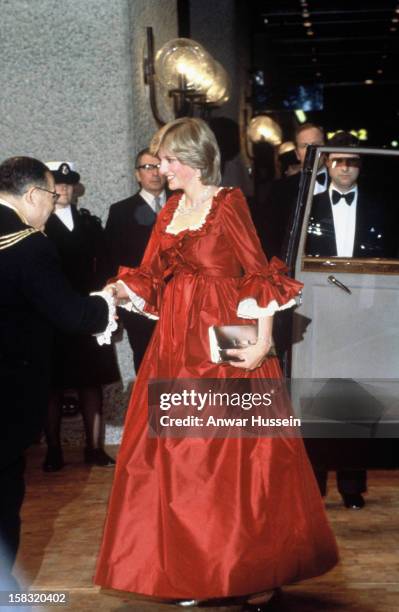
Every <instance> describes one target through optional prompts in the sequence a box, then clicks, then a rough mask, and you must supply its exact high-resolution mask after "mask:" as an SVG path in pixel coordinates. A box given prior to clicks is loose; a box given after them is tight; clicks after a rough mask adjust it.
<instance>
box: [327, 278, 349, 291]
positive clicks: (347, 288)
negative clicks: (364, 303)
mask: <svg viewBox="0 0 399 612" xmlns="http://www.w3.org/2000/svg"><path fill="white" fill-rule="evenodd" d="M327 280H328V282H329V283H331V285H335V286H336V287H339V288H340V289H342V291H346V293H349V295H352V291H351V290H350V289H349V287H347V286H346V285H344V283H341V281H339V280H338V279H336V278H335V276H333V275H332V274H331V276H328V277H327Z"/></svg>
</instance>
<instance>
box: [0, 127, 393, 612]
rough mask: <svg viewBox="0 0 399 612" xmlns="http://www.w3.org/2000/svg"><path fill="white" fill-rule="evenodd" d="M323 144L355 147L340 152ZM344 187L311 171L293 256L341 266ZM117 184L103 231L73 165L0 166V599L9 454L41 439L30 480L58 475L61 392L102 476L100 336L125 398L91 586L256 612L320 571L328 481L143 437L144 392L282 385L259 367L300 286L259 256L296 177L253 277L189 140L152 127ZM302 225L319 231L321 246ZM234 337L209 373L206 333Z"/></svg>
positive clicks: (278, 230) (198, 147)
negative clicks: (131, 174)
mask: <svg viewBox="0 0 399 612" xmlns="http://www.w3.org/2000/svg"><path fill="white" fill-rule="evenodd" d="M295 138H296V152H297V157H298V161H299V164H300V165H303V162H304V158H305V152H306V148H307V146H308V145H309V144H316V145H323V144H324V132H323V130H322V128H320V127H318V126H315V125H312V124H306V125H304V126H301V127H300V128H298V130H297V132H296V137H295ZM329 144H330V145H332V146H337V147H338V148H339V147H342V146H354V145H356V142H355V140H354V139H353V137H350V135H347V134H342V133H341V134H340V135H337V136H336V137H335V140H334V141H330V142H329ZM360 170H361V164H360V158H359V156H358V155H357V154H356V153H351V152H347V153H344V154H343V153H337V154H334V153H330V154H328V155H326V156H324V157H322V158H321V162H320V167H319V170H318V176H317V180H316V183H315V191H314V195H315V198H314V205H313V209H312V217H311V220H310V228H309V235H308V240H307V244H306V253H307V254H309V255H315V256H316V255H317V256H318V255H330V256H334V255H338V256H356V255H357V248H358V246H357V245H358V244H359V245H360V244H363V243H364V241H365V240H366V238H363V237H362V236H361V229H360V226H361V223H360V221H361V215H362V214H364V215H367V214H368V212H367V206H366V204H365V202H366V198H364V196H363V193H362V191H361V188H360V187H358V185H357V179H358V176H359V173H360ZM135 175H136V179H137V181H138V183H139V185H140V189H139V191H138V192H137V193H136V194H135V195H134V196H132V197H130V198H127V199H125V200H123V201H120V202H117V203H115V204H113V205H112V206H111V208H110V210H109V215H108V219H107V222H106V225H105V229H103V228H102V227H101V223H100V220H99V219H97V217H95V216H94V215H92V214H91V213H90V212H89V211H87V210H85V209H82V208H80V207H79V208H78V207H77V206H76V204H75V197H76V190H75V186H76V185H77V184H78V183H79V182H80V176H79V173H78V172H77V170H76V168H75V166H74V164H73V163H72V162H69V161H59V162H48V163H47V164H44V163H42V162H39V161H38V160H34V159H31V158H26V157H18V158H11V159H9V160H6V161H5V162H3V163H2V164H1V165H0V227H1V236H0V277H1V280H2V286H3V287H5V290H4V291H3V293H2V296H1V298H0V308H1V311H2V317H1V321H0V332H1V349H0V351H1V353H0V361H1V364H2V369H1V373H0V376H1V377H2V382H3V387H4V389H5V397H6V400H7V405H8V406H9V409H8V410H7V414H6V418H7V423H6V431H7V433H6V434H5V435H4V434H3V438H4V439H3V440H2V442H3V443H2V445H1V447H0V453H1V469H0V478H1V485H2V486H3V489H4V490H5V491H7V503H6V504H4V503H3V502H2V503H0V537H1V543H2V546H3V550H7V551H8V554H7V555H3V557H4V560H6V559H7V562H5V561H4V564H3V569H2V577H3V581H4V580H6V581H8V584H13V578H12V574H11V571H12V564H13V562H14V559H15V555H16V551H17V548H18V541H19V529H20V519H19V510H20V507H21V503H22V500H23V492H24V480H23V473H24V461H25V460H24V449H25V448H26V447H27V446H28V445H29V444H30V443H31V442H32V441H33V440H35V439H37V436H38V434H39V432H40V430H41V428H44V431H45V436H46V441H47V445H48V450H47V454H46V457H45V460H44V464H43V469H44V470H45V471H57V470H60V469H62V467H63V465H64V460H63V454H62V449H61V439H60V427H61V405H62V393H63V391H64V390H65V389H67V388H73V389H76V390H77V392H78V397H79V404H80V408H81V411H82V415H83V420H84V425H85V435H86V448H85V450H84V460H85V462H86V463H88V464H95V465H99V466H104V467H106V466H113V465H114V463H115V461H114V459H113V458H112V457H110V456H109V455H108V454H107V453H106V452H105V450H104V448H103V413H102V391H101V389H102V385H103V384H107V383H110V382H114V381H116V380H117V379H118V376H119V374H118V369H117V363H116V359H115V354H114V350H113V347H112V344H111V334H112V332H113V331H115V329H116V328H117V323H116V319H117V318H118V319H119V320H120V322H122V323H123V325H124V327H125V328H126V330H127V334H128V338H129V342H130V345H131V347H132V351H133V356H134V366H135V369H136V372H137V379H136V382H135V384H134V389H133V393H132V396H131V399H130V402H129V406H128V410H127V414H126V420H125V425H124V431H123V439H122V443H121V447H120V449H119V452H118V457H117V462H116V469H115V479H114V484H113V489H112V493H111V498H110V503H109V508H108V515H107V521H106V525H105V531H104V537H103V542H102V546H101V550H100V555H99V560H98V565H97V571H96V578H95V581H96V583H97V584H99V585H101V586H103V587H106V588H113V589H117V590H121V591H131V592H134V593H139V594H142V595H147V596H150V597H156V598H158V599H163V600H166V601H174V602H175V603H178V604H181V605H185V606H188V605H196V604H198V603H199V602H202V601H204V600H206V601H208V600H211V601H212V600H220V599H222V600H224V599H225V598H226V601H229V600H230V598H236V600H237V598H238V601H241V602H242V605H243V609H248V610H249V609H250V610H256V609H258V610H266V609H267V606H268V602H269V601H270V600H271V599H272V598H273V597H274V596H275V592H276V589H278V587H281V586H282V585H284V584H288V583H290V582H294V581H297V580H301V579H304V578H310V577H312V576H317V575H320V574H322V573H324V572H326V571H328V570H329V569H330V568H331V567H333V566H334V565H335V563H336V561H337V549H336V544H335V540H334V537H333V534H332V532H331V530H330V527H329V526H328V523H327V520H326V516H325V512H324V506H323V502H322V498H321V495H320V492H321V493H322V494H325V482H326V471H325V470H319V472H318V473H317V474H316V475H317V479H316V478H315V475H314V471H313V469H312V466H311V464H310V462H309V459H308V456H307V452H306V450H305V447H304V444H303V442H302V440H301V439H300V438H295V437H284V436H277V437H274V438H273V437H272V438H268V437H257V438H234V437H228V436H226V437H221V438H220V437H219V438H212V437H211V438H209V439H194V438H192V437H189V436H188V437H183V438H178V439H176V438H172V437H171V438H167V437H166V438H159V437H158V438H149V437H148V435H147V410H148V394H147V386H148V381H149V380H175V379H181V378H184V379H198V378H200V379H237V378H239V379H253V380H255V381H257V380H260V379H279V378H280V377H281V370H280V366H279V360H278V358H277V357H275V356H272V355H270V354H269V351H270V348H271V346H272V342H273V339H272V326H273V315H274V314H275V313H276V312H278V311H286V310H287V309H289V308H291V307H292V306H294V305H295V303H296V302H295V298H296V296H297V295H298V293H299V291H300V290H301V284H300V283H298V282H297V281H295V280H294V279H292V278H290V277H288V276H286V274H285V271H284V266H283V265H282V264H281V262H279V260H278V259H277V258H276V257H275V256H282V255H284V253H283V244H284V235H285V232H286V229H287V227H288V226H289V223H290V218H291V216H292V214H293V209H294V207H295V203H296V196H297V193H298V188H299V177H300V175H299V174H294V175H292V176H288V177H285V178H283V179H281V180H280V181H277V182H275V183H274V184H273V185H272V187H271V190H270V194H269V200H268V205H267V206H265V208H264V213H265V214H264V224H265V226H267V227H268V231H267V232H266V233H265V235H264V236H263V238H264V240H263V246H264V247H265V250H266V252H267V255H268V256H269V261H268V260H267V259H266V257H265V255H264V253H263V250H262V246H261V243H260V240H259V238H258V235H257V232H256V229H255V226H254V224H253V221H252V219H251V215H250V212H249V209H248V206H247V203H246V200H245V197H244V196H243V194H242V192H241V191H240V190H239V189H236V188H230V187H229V188H227V187H221V186H220V183H221V175H220V152H219V148H218V145H217V142H216V139H215V136H214V134H213V133H212V131H211V130H210V128H209V127H208V125H207V124H206V123H205V122H204V121H202V120H199V119H188V118H183V119H177V120H175V121H173V122H171V123H169V124H167V125H166V126H165V127H163V128H162V129H161V130H160V131H159V132H157V133H156V135H155V136H154V138H153V139H152V141H151V144H150V146H149V148H146V149H144V150H142V151H140V152H139V153H138V155H137V157H136V160H135ZM166 183H167V186H166ZM348 199H351V204H352V203H353V204H354V206H353V207H351V206H348V205H347V204H348ZM333 206H334V208H333ZM356 210H357V211H358V212H357V213H356ZM51 213H53V214H51ZM370 214H371V213H370ZM312 223H317V224H319V225H318V227H319V226H320V223H321V224H327V225H328V232H327V233H324V234H323V236H322V238H323V240H322V239H320V235H319V234H318V233H312V231H311V226H312ZM373 223H374V225H375V224H377V225H378V223H379V220H378V219H374V218H373ZM366 225H367V224H366ZM358 226H359V227H358ZM348 227H349V228H350V231H348ZM359 248H360V247H359ZM378 248H382V245H381V244H380V243H378V244H377V245H373V253H374V254H375V252H376V251H375V249H378ZM362 255H364V252H362V253H360V256H362ZM88 294H91V295H90V296H89V297H87V296H88ZM116 307H118V315H116ZM243 323H245V324H248V323H249V324H252V325H255V326H256V328H257V340H256V342H255V344H250V345H248V346H246V347H245V348H236V349H229V350H228V353H227V354H228V356H229V358H230V359H229V360H228V361H227V363H226V362H223V363H215V361H214V360H212V359H211V355H210V347H209V329H210V328H212V327H215V326H223V325H240V324H243ZM90 334H96V335H97V337H96V338H95V337H93V336H91V335H90ZM52 345H53V346H52ZM52 351H54V352H52ZM51 355H54V357H53V358H51ZM51 365H52V366H53V368H51ZM22 378H23V384H21V383H20V381H21V380H22ZM28 400H29V401H28ZM28 405H29V408H28ZM354 483H355V484H354ZM338 487H339V490H340V492H341V494H342V496H343V499H344V504H345V505H346V507H348V508H361V507H362V506H363V505H364V500H363V497H362V493H363V492H364V490H365V488H366V474H365V472H363V471H362V472H361V473H354V472H353V471H352V472H350V473H349V472H348V471H347V472H345V471H343V472H341V473H340V474H339V481H338ZM287 542H289V543H290V545H289V546H287Z"/></svg>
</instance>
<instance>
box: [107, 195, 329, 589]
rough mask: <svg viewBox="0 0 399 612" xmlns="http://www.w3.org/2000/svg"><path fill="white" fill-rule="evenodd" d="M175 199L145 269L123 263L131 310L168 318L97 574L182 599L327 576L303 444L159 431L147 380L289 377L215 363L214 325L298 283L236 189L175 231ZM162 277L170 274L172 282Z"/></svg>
mask: <svg viewBox="0 0 399 612" xmlns="http://www.w3.org/2000/svg"><path fill="white" fill-rule="evenodd" d="M180 205H181V203H179V194H174V195H173V196H172V197H171V198H170V199H169V201H168V202H167V204H166V206H165V208H164V210H163V211H162V213H161V214H160V216H159V218H158V221H157V224H156V226H155V228H154V231H153V234H152V237H151V240H150V242H149V245H148V247H147V250H146V253H145V256H144V259H143V262H142V265H141V266H140V268H137V269H130V268H120V270H119V276H118V278H119V279H120V280H123V281H124V283H125V284H126V286H127V287H128V288H129V289H130V294H129V295H130V297H131V299H132V302H134V304H135V308H139V309H142V308H144V311H145V312H146V313H147V314H149V315H159V321H158V324H157V327H156V329H155V332H154V335H153V337H152V340H151V343H150V346H149V347H148V350H147V354H146V357H145V360H144V361H143V364H142V366H141V369H140V372H139V375H138V378H137V380H136V383H135V385H134V391H133V394H132V397H131V400H130V405H129V409H128V412H127V416H126V422H125V429H124V435H123V440H122V445H121V449H120V452H119V456H118V462H117V466H116V473H115V482H114V485H113V489H112V494H111V499H110V504H109V509H108V517H107V520H106V525H105V533H104V539H103V543H102V547H101V552H100V556H99V561H98V566H97V573H96V578H95V581H96V583H97V584H100V585H102V586H103V587H106V588H114V589H120V590H125V591H131V592H135V593H141V594H145V595H152V596H156V597H161V598H172V599H179V598H182V599H192V598H194V599H209V598H214V597H225V596H226V597H228V596H239V595H245V594H249V593H257V592H260V591H264V590H268V589H272V588H274V587H278V586H281V585H283V584H287V583H290V582H293V581H297V580H300V579H304V578H310V577H312V576H316V575H319V574H322V573H323V572H326V571H327V570H328V569H330V568H331V567H332V566H334V564H335V563H336V561H337V549H336V544H335V540H334V537H333V535H332V532H331V530H330V527H329V525H328V524H327V521H326V517H325V513H324V509H323V505H322V500H321V497H320V494H319V491H318V487H317V484H316V482H315V480H314V477H313V473H312V468H311V466H310V464H309V462H308V459H307V457H306V454H305V451H304V447H303V443H302V440H300V439H295V438H285V439H283V438H246V439H241V438H239V439H237V438H235V439H232V438H225V439H193V438H183V439H176V438H174V439H173V438H169V439H160V438H155V439H154V438H151V439H150V438H149V437H148V435H147V381H148V380H149V379H171V378H197V377H204V378H225V377H238V378H244V377H258V378H279V377H281V372H280V369H279V365H278V361H277V359H276V358H271V359H268V360H266V362H265V363H264V364H263V365H262V366H261V367H260V368H257V369H256V370H254V371H253V372H246V371H245V370H243V369H241V368H240V369H238V368H237V369H235V368H233V367H232V366H225V365H224V366H219V365H216V364H214V363H212V362H211V361H210V353H209V337H208V328H209V326H211V325H223V324H224V325H226V324H239V323H243V317H244V318H251V317H252V318H256V317H257V316H262V315H263V316H264V315H268V314H273V312H274V311H275V310H276V309H279V308H280V307H281V306H284V305H286V306H288V305H291V303H293V298H294V296H295V295H296V294H297V293H298V291H299V289H300V284H299V283H297V282H296V281H294V280H292V279H290V278H287V277H284V276H282V275H281V274H280V271H279V265H278V263H277V262H276V260H272V263H271V265H268V263H267V261H266V258H265V256H264V254H263V252H262V250H261V247H260V244H259V240H258V237H257V235H256V231H255V228H254V226H253V223H252V220H251V217H250V214H249V211H248V207H247V204H246V201H245V199H244V197H243V195H242V193H241V191H240V190H239V189H225V188H223V189H221V190H219V192H218V193H217V195H216V196H215V197H214V198H213V201H212V204H211V206H210V209H209V211H208V214H207V216H206V219H205V222H204V224H203V225H202V226H201V227H199V228H194V229H190V230H185V231H183V232H180V233H179V234H177V235H174V234H171V233H168V231H167V228H168V226H169V224H170V222H171V220H172V218H173V214H174V211H175V210H176V208H177V206H180ZM164 279H167V282H166V283H165V281H164Z"/></svg>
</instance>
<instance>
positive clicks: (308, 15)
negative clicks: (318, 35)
mask: <svg viewBox="0 0 399 612" xmlns="http://www.w3.org/2000/svg"><path fill="white" fill-rule="evenodd" d="M302 17H305V18H306V19H307V18H308V17H310V13H309V11H302Z"/></svg>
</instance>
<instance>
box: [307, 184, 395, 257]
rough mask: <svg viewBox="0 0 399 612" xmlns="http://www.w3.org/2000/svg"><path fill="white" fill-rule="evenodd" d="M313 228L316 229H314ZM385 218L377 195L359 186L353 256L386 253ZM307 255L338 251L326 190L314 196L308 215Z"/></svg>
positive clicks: (321, 255) (378, 255) (328, 255)
mask: <svg viewBox="0 0 399 612" xmlns="http://www.w3.org/2000/svg"><path fill="white" fill-rule="evenodd" d="M315 230H316V231H315ZM386 237H387V234H386V221H385V214H384V210H383V209H382V208H381V206H380V205H379V202H378V199H377V198H373V197H372V196H369V195H367V194H365V192H364V190H362V188H361V187H359V189H358V199H357V205H356V228H355V241H354V248H353V257H387V256H388V254H387V252H386V248H387V246H386V245H387V241H386ZM305 253H306V255H318V256H320V257H330V256H331V257H334V256H336V255H337V245H336V241H335V230H334V219H333V213H332V209H331V204H330V196H329V193H328V191H325V192H323V193H320V194H318V195H316V196H314V199H313V205H312V210H311V213H310V217H309V234H308V237H307V240H306V247H305Z"/></svg>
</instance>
